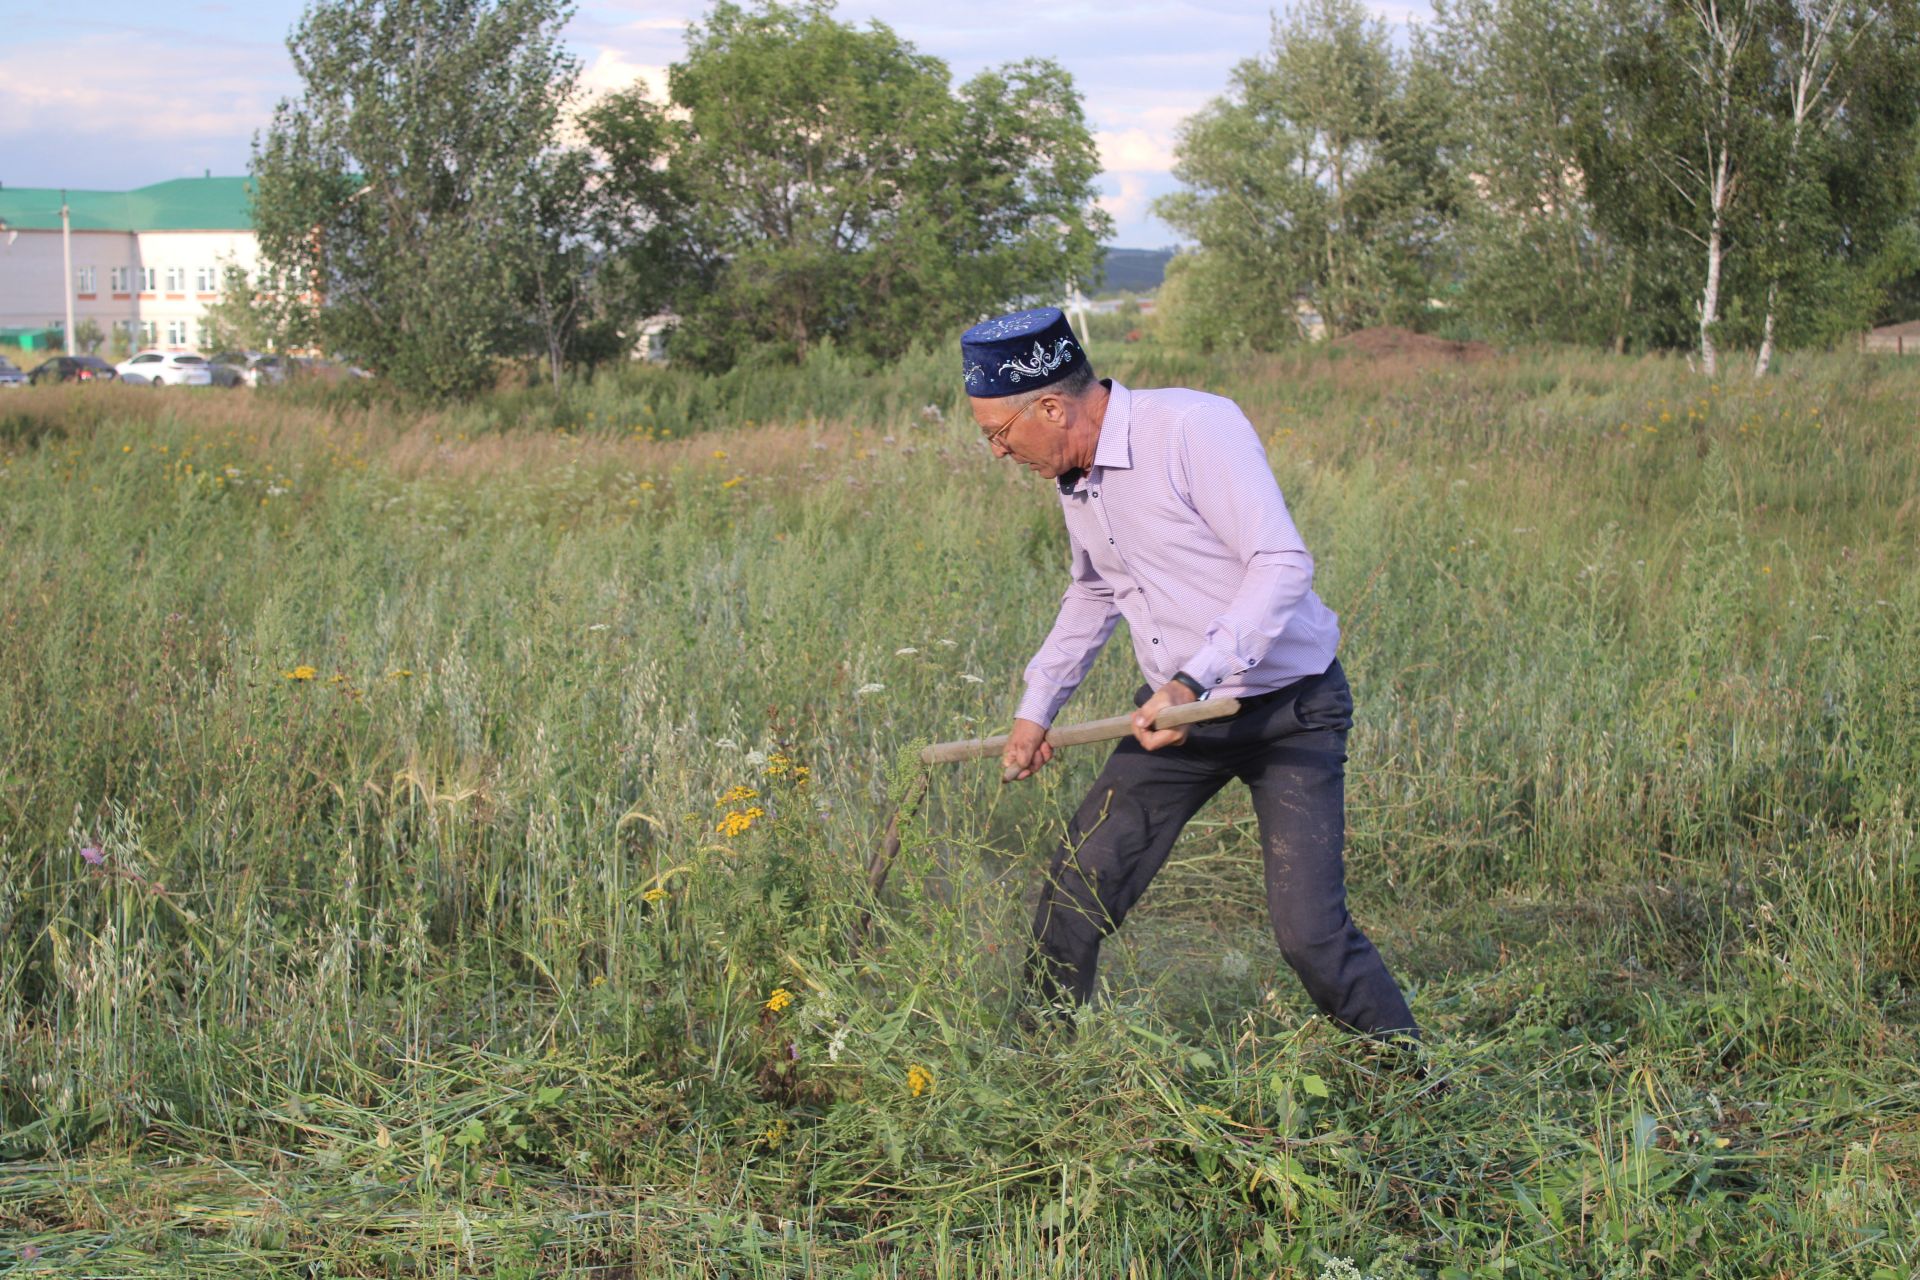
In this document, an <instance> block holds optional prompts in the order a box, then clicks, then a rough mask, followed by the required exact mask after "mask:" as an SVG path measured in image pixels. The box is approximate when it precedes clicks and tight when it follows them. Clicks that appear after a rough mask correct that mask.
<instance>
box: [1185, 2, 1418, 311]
mask: <svg viewBox="0 0 1920 1280" xmlns="http://www.w3.org/2000/svg"><path fill="white" fill-rule="evenodd" d="M1448 96H1449V95H1448V94H1447V91H1446V86H1445V85H1444V83H1443V82H1441V81H1440V80H1439V79H1438V78H1436V77H1433V76H1431V75H1427V74H1422V73H1421V70H1419V69H1416V66H1415V64H1414V62H1413V60H1412V58H1411V57H1410V56H1409V55H1407V54H1403V53H1400V52H1398V51H1396V50H1395V49H1394V47H1393V44H1392V41H1391V40H1390V38H1389V36H1388V34H1387V30H1386V27H1385V25H1384V24H1383V23H1381V22H1379V21H1378V20H1377V19H1372V18H1369V17H1368V16H1367V13H1366V10H1365V9H1364V8H1363V7H1362V6H1361V4H1360V3H1359V0H1305V2H1304V3H1303V4H1302V5H1301V6H1300V7H1298V8H1296V9H1294V10H1292V11H1290V12H1289V13H1288V14H1286V15H1285V16H1284V17H1281V18H1276V19H1275V22H1274V27H1273V44H1272V48H1271V49H1270V51H1269V52H1268V54H1267V55H1266V56H1264V57H1259V58H1253V59H1249V60H1247V61H1245V62H1242V63H1241V64H1240V65H1239V66H1237V67H1236V68H1234V71H1233V76H1232V81H1231V86H1230V88H1229V91H1228V93H1227V94H1226V95H1225V96H1223V97H1221V98H1219V99H1217V100H1216V101H1214V102H1213V103H1212V104H1211V105H1209V106H1208V107H1207V108H1206V109H1205V110H1204V111H1202V112H1201V113H1200V114H1199V115H1197V116H1195V117H1193V118H1192V119H1191V120H1189V121H1188V122H1187V124H1186V125H1185V127H1184V128H1183V129H1182V131H1181V137H1180V145H1179V156H1178V164H1177V166H1176V168H1175V170H1174V173H1175V176H1176V177H1178V178H1179V179H1180V180H1181V181H1182V182H1183V183H1185V184H1186V185H1187V187H1188V190H1186V191H1183V192H1178V193H1176V194H1174V195H1170V196H1166V197H1163V198H1162V199H1161V200H1159V201H1158V202H1157V203H1156V205H1155V211H1156V212H1157V213H1158V214H1159V216H1160V217H1161V218H1162V219H1164V220H1165V221H1166V222H1168V223H1169V224H1170V225H1172V226H1173V227H1174V228H1175V229H1177V230H1179V231H1181V232H1182V233H1184V234H1185V235H1187V236H1190V237H1191V238H1192V239H1193V240H1194V241H1196V242H1197V244H1198V246H1199V252H1198V253H1197V254H1195V255H1191V257H1190V260H1189V261H1186V262H1183V263H1181V264H1180V270H1179V272H1178V277H1179V279H1178V284H1177V286H1176V288H1175V292H1174V299H1175V302H1176V304H1177V305H1175V306H1174V307H1173V308H1172V315H1173V321H1172V322H1173V323H1174V325H1175V326H1176V327H1177V328H1178V329H1180V331H1181V332H1184V333H1187V334H1188V335H1190V336H1191V337H1192V338H1194V339H1196V340H1198V341H1201V342H1203V343H1207V344H1213V343H1226V344H1245V345H1249V346H1253V347H1259V348H1268V347H1272V346H1275V345H1280V344H1284V343H1286V342H1290V341H1293V340H1296V339H1297V338H1298V336H1299V333H1300V325H1299V321H1298V314H1299V312H1300V310H1301V309H1302V308H1303V307H1311V308H1313V309H1314V310H1316V311H1318V312H1319V314H1320V315H1321V317H1322V318H1323V319H1325V321H1326V323H1327V326H1328V329H1329V331H1330V332H1333V333H1341V332H1345V331H1347V330H1350V329H1355V328H1359V327H1361V326H1364V325H1369V324H1378V323H1383V322H1387V321H1404V320H1407V319H1410V318H1412V317H1413V316H1414V315H1415V314H1417V313H1419V312H1421V311H1423V310H1424V309H1425V307H1426V300H1427V298H1428V296H1429V286H1430V283H1431V281H1432V279H1433V276H1434V274H1435V269H1436V263H1437V262H1438V261H1439V259H1440V257H1441V256H1442V254H1443V251H1444V250H1443V245H1442V243H1441V241H1442V235H1441V233H1442V231H1443V229H1444V215H1445V210H1446V208H1447V207H1448V205H1449V204H1450V196H1449V193H1448V191H1447V185H1448V179H1447V176H1446V171H1445V169H1444V166H1443V165H1442V163H1441V155H1442V144H1443V139H1444V134H1445V129H1446V120H1447V117H1448V114H1449V104H1448V102H1447V101H1446V99H1447V97H1448Z"/></svg>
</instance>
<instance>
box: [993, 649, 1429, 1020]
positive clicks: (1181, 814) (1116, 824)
mask: <svg viewBox="0 0 1920 1280" xmlns="http://www.w3.org/2000/svg"><path fill="white" fill-rule="evenodd" d="M1150 696H1151V691H1150V690H1148V689H1147V688H1145V687H1144V686H1143V687H1142V688H1141V689H1140V691H1139V693H1138V695H1136V697H1135V700H1134V702H1135V705H1136V706H1138V705H1140V704H1141V703H1144V702H1145V701H1146V700H1147V698H1148V697H1150ZM1243 701H1247V702H1249V703H1250V705H1248V706H1246V707H1245V708H1244V709H1243V710H1242V711H1241V712H1240V714H1238V715H1236V716H1233V717H1231V718H1230V719H1226V720H1214V721H1208V722H1206V723H1202V724H1196V725H1194V726H1193V727H1192V728H1191V729H1190V730H1189V732H1188V735H1187V740H1186V742H1184V743H1182V744H1181V745H1180V746H1177V747H1163V748H1161V749H1160V750H1159V751H1146V750H1144V749H1142V747H1141V746H1140V744H1139V743H1138V742H1136V741H1134V740H1133V739H1131V738H1128V739H1126V740H1124V741H1123V742H1121V744H1120V745H1119V746H1118V747H1116V748H1115V749H1114V752H1113V755H1112V756H1111V757H1110V758H1109V759H1108V760H1107V766H1106V768H1105V769H1104V770H1102V771H1101V773H1100V777H1099V779H1098V780H1097V781H1096V782H1095V783H1094V784H1093V789H1092V790H1091V791H1090V792H1088V793H1087V798H1086V800H1085V801H1084V802H1082V803H1081V805H1080V810H1079V812H1078V813H1076V814H1074V816H1073V821H1072V822H1071V823H1069V824H1068V827H1067V836H1066V839H1065V840H1063V841H1062V842H1061V848H1060V852H1059V854H1058V856H1057V857H1056V858H1055V859H1054V863H1053V868H1052V871H1051V873H1050V874H1049V875H1048V877H1047V882H1046V884H1045V885H1044V886H1043V887H1042V889H1041V892H1040V903H1039V908H1038V910H1037V911H1036V913H1035V915H1034V922H1033V931H1034V954H1033V962H1032V966H1031V978H1032V980H1033V982H1034V985H1036V986H1037V988H1038V994H1039V995H1040V996H1041V997H1042V998H1043V999H1045V1000H1047V1001H1049V1002H1053V1001H1057V1000H1059V999H1060V998H1061V997H1062V995H1070V996H1071V997H1072V998H1073V999H1074V1000H1075V1001H1076V1002H1078V1003H1082V1004H1084V1003H1085V1002H1086V1001H1087V1000H1089V999H1091V998H1092V995H1093V983H1094V968H1095V965H1096V964H1097V963H1098V961H1099V956H1100V940H1101V939H1102V938H1104V937H1106V936H1107V935H1108V934H1110V933H1112V932H1113V931H1114V930H1116V929H1118V928H1119V927H1120V922H1121V921H1122V920H1124V919H1126V916H1127V912H1128V911H1130V910H1132V909H1133V905H1134V904H1135V903H1136V902H1138V901H1139V900H1140V895H1141V894H1143V893H1145V892H1146V890H1147V885H1148V884H1149V883H1151V882H1152V880H1153V877H1154V875H1155V874H1156V873H1158V872H1159V870H1160V868H1161V866H1162V865H1163V864H1164V863H1165V862H1166V860H1167V854H1168V853H1169V852H1171V851H1172V849H1173V842H1174V839H1175V837H1177V836H1178V835H1179V834H1180V829H1181V828H1182V827H1184V826H1186V824H1187V821H1188V819H1190V818H1192V817H1193V815H1194V814H1196V813H1198V812H1199V811H1200V806H1202V805H1204V804H1205V803H1206V802H1207V801H1208V800H1209V799H1210V798H1212V796H1213V794H1214V793H1215V792H1216V791H1218V790H1220V788H1221V787H1223V786H1225V785H1226V784H1227V783H1228V782H1229V781H1230V780H1232V779H1234V778H1238V779H1239V780H1240V781H1242V782H1244V783H1246V784H1247V786H1248V788H1249V789H1251V791H1252V792H1253V807H1254V812H1255V814H1257V815H1258V817H1259V820H1260V837H1261V840H1260V842H1261V847H1262V850H1263V852H1264V856H1265V862H1266V875H1267V912H1268V915H1269V916H1270V917H1271V919H1272V921H1273V933H1274V937H1275V938H1277V939H1278V940H1279V942H1280V954H1281V955H1282V956H1284V957H1285V958H1286V961H1287V964H1288V965H1290V966H1291V967H1292V969H1293V971H1294V972H1295V973H1296V974H1298V975H1299V976H1300V981H1301V982H1302V983H1304V984H1305V985H1306V988H1307V994H1308V995H1310V996H1312V997H1313V1002H1314V1004H1316V1005H1318V1006H1319V1007H1320V1011H1321V1012H1322V1013H1324V1014H1326V1015H1327V1016H1328V1017H1329V1018H1332V1019H1334V1020H1335V1021H1337V1022H1340V1023H1342V1024H1344V1025H1345V1026H1347V1027H1350V1028H1352V1029H1353V1030H1355V1031H1360V1032H1366V1033H1369V1034H1373V1035H1380V1036H1385V1035H1389V1034H1393V1033H1401V1034H1409V1035H1418V1034H1419V1030H1418V1028H1417V1027H1416V1026H1415V1024H1414V1021H1413V1013H1412V1011H1411V1010H1409V1009H1408V1008H1407V1001H1406V997H1404V996H1403V995H1401V993H1400V988H1399V986H1398V985H1397V984H1396V983H1395V982H1394V980H1393V976H1392V975H1391V974H1389V973H1388V972H1387V966H1386V963H1385V962H1384V961H1382V960H1381V959H1380V953H1379V952H1378V951H1376V950H1375V949H1374V946H1373V943H1372V942H1370V941H1368V940H1367V936H1366V935H1365V934H1364V933H1362V932H1360V927H1359V926H1358V925H1356V924H1355V923H1354V922H1353V917H1352V916H1350V915H1348V914H1347V887H1346V868H1345V863H1344V861H1343V858H1342V854H1343V850H1344V847H1345V844H1346V828H1347V812H1346V762H1347V730H1348V729H1350V728H1351V727H1352V726H1353V695H1352V693H1351V692H1350V691H1349V690H1348V688H1347V677H1346V673H1345V672H1344V671H1342V670H1341V669H1340V663H1339V662H1338V661H1337V660H1336V661H1335V662H1334V664H1333V665H1332V666H1331V667H1329V668H1328V669H1327V670H1326V671H1325V672H1323V673H1322V674H1320V675H1317V676H1309V677H1308V678H1306V679H1304V680H1298V681H1295V682H1294V683H1293V684H1290V685H1288V686H1286V687H1285V688H1283V689H1278V690H1275V691H1274V692H1273V693H1269V694H1263V695H1260V696H1259V697H1257V698H1253V699H1247V700H1243Z"/></svg>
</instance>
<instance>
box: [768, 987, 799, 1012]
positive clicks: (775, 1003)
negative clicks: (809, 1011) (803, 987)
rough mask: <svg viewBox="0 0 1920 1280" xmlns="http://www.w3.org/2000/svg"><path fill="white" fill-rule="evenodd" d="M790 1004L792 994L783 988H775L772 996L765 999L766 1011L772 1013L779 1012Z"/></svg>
mask: <svg viewBox="0 0 1920 1280" xmlns="http://www.w3.org/2000/svg"><path fill="white" fill-rule="evenodd" d="M792 1003H793V992H791V991H789V990H787V989H786V988H785V987H775V988H774V989H773V994H772V995H770V996H768V997H767V1009H768V1010H769V1011H770V1012H773V1013H778V1012H780V1011H781V1010H782V1009H784V1008H786V1007H787V1006H788V1005H790V1004H792Z"/></svg>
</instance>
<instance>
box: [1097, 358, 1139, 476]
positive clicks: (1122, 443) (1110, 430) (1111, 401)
mask: <svg viewBox="0 0 1920 1280" xmlns="http://www.w3.org/2000/svg"><path fill="white" fill-rule="evenodd" d="M1103 381H1104V382H1105V383H1106V384H1107V388H1108V391H1107V412H1106V416H1104V417H1102V418H1101V419H1100V440H1099V442H1098V443H1097V444H1095V445H1094V448H1093V465H1094V466H1096V467H1123V468H1126V469H1128V470H1131V469H1132V467H1133V445H1132V442H1131V438H1130V432H1131V431H1132V428H1133V393H1132V392H1131V391H1128V390H1127V389H1126V388H1125V387H1123V386H1121V385H1120V382H1119V380H1118V379H1116V378H1106V379H1103Z"/></svg>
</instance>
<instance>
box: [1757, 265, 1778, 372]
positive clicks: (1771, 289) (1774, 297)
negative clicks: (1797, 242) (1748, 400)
mask: <svg viewBox="0 0 1920 1280" xmlns="http://www.w3.org/2000/svg"><path fill="white" fill-rule="evenodd" d="M1779 301H1780V282H1779V281H1778V280H1775V281H1774V282H1773V283H1772V284H1769V285H1768V286H1767V319H1766V323H1765V324H1763V325H1762V326H1761V328H1760V354H1759V355H1757V356H1755V357H1754V358H1753V376H1754V377H1756V378H1763V377H1765V376H1766V373H1767V366H1768V365H1770V364H1772V363H1773V312H1774V308H1775V307H1776V306H1777V305H1778V303H1779Z"/></svg>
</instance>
